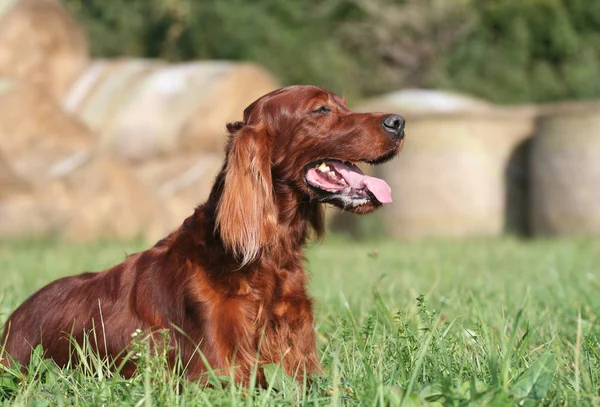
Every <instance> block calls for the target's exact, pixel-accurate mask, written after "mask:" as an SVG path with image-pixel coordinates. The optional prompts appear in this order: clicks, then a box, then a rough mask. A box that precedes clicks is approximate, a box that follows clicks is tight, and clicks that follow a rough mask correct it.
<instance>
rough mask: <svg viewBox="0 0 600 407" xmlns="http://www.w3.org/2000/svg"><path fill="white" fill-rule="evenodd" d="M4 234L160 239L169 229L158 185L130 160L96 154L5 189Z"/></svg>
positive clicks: (1, 199)
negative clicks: (149, 183) (40, 180)
mask: <svg viewBox="0 0 600 407" xmlns="http://www.w3.org/2000/svg"><path fill="white" fill-rule="evenodd" d="M2 190H4V186H3V187H2V188H0V237H4V238H5V237H9V238H18V237H42V236H54V237H58V238H62V239H65V240H74V241H86V240H94V239H101V238H122V239H131V238H136V237H140V236H141V237H144V238H146V239H147V240H149V241H156V240H157V239H159V238H161V237H163V236H165V235H166V234H167V233H168V232H169V231H170V229H169V227H168V225H167V222H166V221H165V215H164V214H165V211H164V210H163V206H162V205H161V203H160V201H159V200H158V198H157V196H156V194H154V192H153V191H151V190H150V189H148V188H146V187H145V186H144V185H143V184H142V183H141V182H140V181H139V180H138V178H137V177H136V176H135V175H134V174H133V173H132V172H131V170H130V169H129V168H128V167H126V166H125V165H124V164H121V163H119V162H117V161H115V160H114V159H110V158H106V157H94V158H92V159H90V160H89V161H87V162H85V163H80V165H78V166H76V167H72V168H71V169H70V170H69V171H68V172H65V173H63V174H61V175H60V176H57V177H54V178H53V179H48V180H46V183H45V185H41V184H40V185H37V186H32V187H31V188H28V189H24V188H21V190H19V191H16V192H13V193H11V194H8V195H4V194H2Z"/></svg>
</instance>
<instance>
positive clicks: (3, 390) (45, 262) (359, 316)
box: [0, 236, 600, 406]
mask: <svg viewBox="0 0 600 407" xmlns="http://www.w3.org/2000/svg"><path fill="white" fill-rule="evenodd" d="M143 248H144V245H143V244H141V243H139V242H103V243H94V244H88V245H67V244H60V243H50V242H19V243H10V244H9V243H3V244H1V246H0V273H1V276H2V278H1V280H0V325H2V324H3V323H4V321H5V320H6V319H7V318H8V315H9V313H10V312H11V311H12V310H13V309H14V308H15V307H16V306H17V305H18V304H19V303H20V302H22V301H23V300H24V299H25V298H27V296H28V295H30V294H31V293H32V292H34V291H35V290H36V289H38V288H40V287H42V286H43V285H44V284H46V283H48V282H49V281H51V280H53V279H55V278H58V277H61V276H65V275H69V274H74V273H77V272H80V271H95V270H102V269H103V268H105V267H107V266H110V265H112V264H115V263H116V262H119V261H121V260H122V259H123V258H124V256H125V255H126V254H128V253H132V252H134V251H136V250H140V249H143ZM598 264H600V241H597V240H567V241H519V240H516V239H508V238H506V239H492V240H480V241H468V242H458V241H429V242H420V243H417V242H414V243H406V242H404V243H398V242H386V241H378V242H371V243H364V242H363V243H355V242H348V241H344V240H343V239H341V238H336V237H334V236H333V237H331V238H328V239H326V243H324V244H322V245H319V246H317V245H315V246H311V247H310V248H309V250H308V264H307V268H308V269H309V271H310V273H311V275H312V280H311V292H312V294H313V296H314V297H315V298H316V306H315V313H316V320H317V341H318V345H319V349H320V355H321V359H322V363H323V365H324V367H325V372H326V373H325V375H323V376H322V377H319V378H316V379H315V381H314V383H313V385H312V386H311V387H310V388H308V389H305V388H303V387H302V386H297V385H296V384H295V383H294V382H293V381H291V380H289V379H288V378H286V377H285V376H284V375H282V374H281V372H280V370H278V369H277V367H273V366H270V367H268V370H269V374H268V376H269V378H270V384H271V387H270V388H269V389H242V388H239V387H236V386H234V385H221V384H220V383H221V382H222V381H223V380H224V378H214V379H213V386H212V387H211V388H205V387H203V386H201V385H199V384H197V383H189V382H187V381H186V380H185V379H183V378H182V376H181V369H178V370H175V371H173V370H170V369H169V368H168V367H167V366H166V364H165V363H164V359H165V358H164V355H161V354H160V353H159V354H158V355H151V354H150V353H149V352H147V351H146V350H145V349H146V347H144V346H145V345H144V338H139V339H138V341H139V347H138V348H136V349H137V350H136V354H137V356H136V357H137V358H138V363H139V365H140V369H139V371H140V373H139V374H138V375H136V376H135V377H133V378H132V379H129V380H126V379H123V378H121V377H120V376H118V375H114V374H113V370H114V366H113V367H112V368H111V367H110V366H108V364H107V363H108V362H106V361H103V360H101V359H99V358H97V357H96V358H94V355H93V352H91V351H90V349H89V347H88V348H86V347H85V346H84V347H83V348H82V349H79V350H78V351H80V352H83V353H85V354H86V355H88V357H87V360H89V363H88V364H87V365H79V366H78V367H77V368H65V369H58V368H57V367H56V366H54V365H53V364H52V363H51V362H49V361H45V360H42V359H41V357H40V355H41V354H39V353H38V354H36V355H35V356H34V358H33V360H32V366H31V369H30V371H31V372H33V373H30V374H29V375H27V376H22V375H21V373H20V372H18V371H16V370H11V371H7V372H4V374H2V375H0V403H2V402H3V403H5V404H6V405H13V404H14V405H36V406H43V405H67V406H70V405H107V406H108V405H111V406H112V405H215V406H231V405H365V406H373V405H415V404H416V405H425V404H436V403H437V404H438V405H486V404H487V405H516V404H517V403H518V404H520V405H539V404H543V405H594V404H598V403H600V370H599V368H600V366H599V364H600V354H599V352H600V337H599V332H600V329H599V327H598V320H597V318H598V315H599V313H600V295H598V293H599V292H600V273H599V270H598V266H597V265H598Z"/></svg>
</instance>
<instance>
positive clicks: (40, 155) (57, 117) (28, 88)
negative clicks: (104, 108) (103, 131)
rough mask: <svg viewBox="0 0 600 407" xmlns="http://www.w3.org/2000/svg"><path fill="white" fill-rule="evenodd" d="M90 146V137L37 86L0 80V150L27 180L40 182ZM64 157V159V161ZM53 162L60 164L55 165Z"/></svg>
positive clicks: (88, 133) (92, 138) (83, 153)
mask: <svg viewBox="0 0 600 407" xmlns="http://www.w3.org/2000/svg"><path fill="white" fill-rule="evenodd" d="M93 145H94V136H93V135H92V134H91V133H90V131H89V129H87V128H86V127H85V126H84V125H83V124H81V123H80V122H79V121H77V120H76V119H74V118H73V117H71V116H69V115H68V114H66V113H65V112H64V111H62V109H61V108H60V106H58V104H57V103H56V102H55V101H54V100H53V99H52V98H51V97H50V96H49V95H48V94H47V93H46V92H45V91H44V90H42V89H40V88H39V87H36V86H33V85H29V84H25V83H19V82H13V81H9V80H0V153H2V154H3V155H4V157H5V159H7V160H8V161H9V163H10V166H11V168H12V169H13V170H14V171H15V172H16V173H17V174H18V175H19V176H20V177H22V178H24V179H25V180H27V181H28V182H33V183H43V182H44V180H45V179H46V178H47V177H48V176H53V175H56V173H59V172H60V171H64V166H65V165H66V164H68V162H69V159H70V160H71V161H77V160H80V159H81V158H82V157H84V156H85V155H86V154H88V153H87V152H88V151H89V150H90V149H91V148H92V147H93ZM65 160H66V161H65ZM57 163H63V164H62V166H58V167H56V164H57Z"/></svg>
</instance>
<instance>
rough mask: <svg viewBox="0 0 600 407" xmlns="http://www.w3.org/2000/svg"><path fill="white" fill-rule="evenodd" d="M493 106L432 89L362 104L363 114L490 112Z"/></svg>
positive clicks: (464, 96)
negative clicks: (374, 112)
mask: <svg viewBox="0 0 600 407" xmlns="http://www.w3.org/2000/svg"><path fill="white" fill-rule="evenodd" d="M492 109H493V105H492V104H491V103H489V102H487V101H485V100H483V99H477V98H474V97H472V96H468V95H463V94H461V93H455V92H446V91H440V90H430V89H403V90H399V91H396V92H391V93H387V94H385V95H381V96H378V97H374V98H371V99H368V100H365V101H363V102H361V104H360V106H359V107H358V109H357V110H358V111H362V112H372V111H380V112H403V113H404V114H417V113H452V112H455V113H456V112H462V111H468V112H474V111H483V112H485V111H489V110H492Z"/></svg>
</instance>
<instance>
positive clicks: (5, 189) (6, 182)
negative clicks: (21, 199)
mask: <svg viewBox="0 0 600 407" xmlns="http://www.w3.org/2000/svg"><path fill="white" fill-rule="evenodd" d="M28 190H29V185H28V184H27V183H26V182H25V181H24V180H23V179H21V178H19V177H18V176H17V174H15V172H14V171H13V170H12V168H10V167H9V165H8V163H7V162H6V160H5V159H4V157H2V155H0V198H4V197H7V196H10V195H12V194H15V193H20V192H25V191H28Z"/></svg>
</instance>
